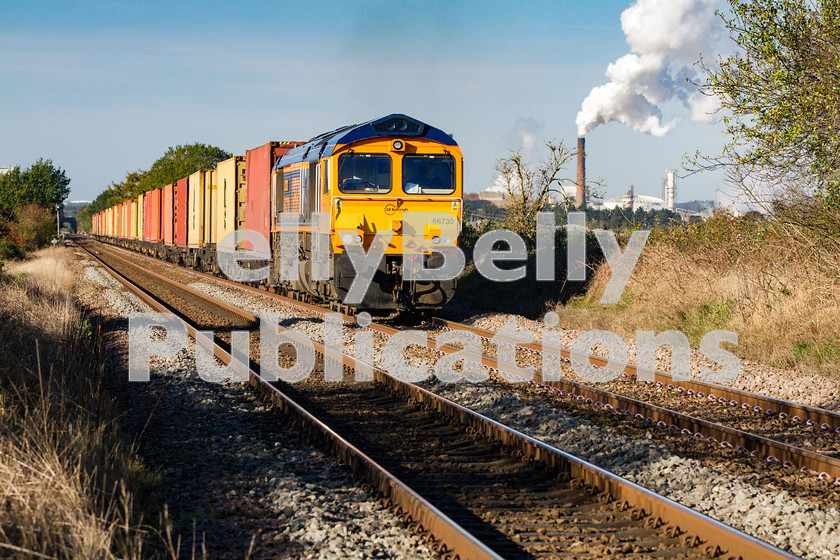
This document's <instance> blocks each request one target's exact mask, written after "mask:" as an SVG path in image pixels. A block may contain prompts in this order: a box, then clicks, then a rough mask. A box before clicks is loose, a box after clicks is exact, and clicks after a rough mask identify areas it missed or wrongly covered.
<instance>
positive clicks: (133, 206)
mask: <svg viewBox="0 0 840 560" xmlns="http://www.w3.org/2000/svg"><path fill="white" fill-rule="evenodd" d="M129 237H130V238H131V239H137V199H136V198H132V199H131V231H130V234H129Z"/></svg>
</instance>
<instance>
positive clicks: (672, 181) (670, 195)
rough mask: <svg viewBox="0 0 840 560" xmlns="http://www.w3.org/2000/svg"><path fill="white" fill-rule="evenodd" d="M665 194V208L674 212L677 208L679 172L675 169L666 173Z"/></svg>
mask: <svg viewBox="0 0 840 560" xmlns="http://www.w3.org/2000/svg"><path fill="white" fill-rule="evenodd" d="M663 194H664V196H663V197H662V198H663V200H664V203H665V208H666V209H668V210H671V211H672V212H673V211H674V210H675V209H676V207H677V205H676V203H677V172H676V170H674V169H668V170H666V171H665V192H664V193H663Z"/></svg>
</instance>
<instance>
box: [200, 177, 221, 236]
mask: <svg viewBox="0 0 840 560" xmlns="http://www.w3.org/2000/svg"><path fill="white" fill-rule="evenodd" d="M202 189H203V190H204V231H203V232H202V235H201V243H202V246H204V245H208V244H211V243H215V242H216V221H217V216H218V211H217V209H218V207H219V201H218V200H217V196H216V193H217V192H218V189H217V188H216V171H215V170H207V171H206V172H205V173H204V184H203V185H202Z"/></svg>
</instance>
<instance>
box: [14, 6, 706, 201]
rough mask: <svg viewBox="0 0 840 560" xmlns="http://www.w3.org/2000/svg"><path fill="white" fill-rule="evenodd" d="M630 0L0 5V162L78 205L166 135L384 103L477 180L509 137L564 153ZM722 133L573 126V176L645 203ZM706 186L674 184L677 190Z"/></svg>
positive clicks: (149, 157)
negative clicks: (562, 146) (441, 137)
mask: <svg viewBox="0 0 840 560" xmlns="http://www.w3.org/2000/svg"><path fill="white" fill-rule="evenodd" d="M630 4H631V2H630V1H623V0H590V1H588V2H580V1H554V2H549V1H545V2H494V1H484V2H461V3H454V2H435V1H424V2H411V1H403V2H383V1H360V2H311V3H310V2H268V1H264V2H260V3H249V4H247V5H237V4H234V3H229V2H171V1H167V2H142V1H94V0H89V1H78V2H39V1H37V0H35V1H32V2H4V5H3V6H2V8H1V9H2V13H3V33H2V35H0V166H2V165H22V166H26V165H28V164H29V163H31V162H33V161H35V160H36V159H37V158H39V157H47V158H51V159H52V160H53V161H54V162H55V163H56V164H57V165H58V166H60V167H61V168H63V169H65V170H66V172H67V175H68V176H69V177H70V178H71V189H72V191H71V196H70V198H71V199H73V200H75V199H91V198H93V197H94V196H96V195H97V194H98V193H99V192H101V191H102V190H103V189H104V188H105V187H106V186H107V185H108V184H109V183H110V182H111V181H119V180H121V179H122V178H123V177H124V176H125V174H126V172H129V171H133V170H135V169H138V168H143V169H147V168H148V167H149V166H150V165H151V164H152V162H154V160H155V159H156V158H157V157H159V156H160V155H162V154H163V152H164V151H166V149H167V147H169V146H174V145H176V144H184V143H191V142H196V141H198V142H204V143H209V144H214V145H218V146H220V147H222V148H224V149H226V150H228V151H230V152H233V153H235V154H244V152H245V150H246V149H250V148H253V147H256V146H258V145H260V144H263V143H265V142H267V141H269V140H306V139H308V138H310V137H312V136H315V135H317V134H320V133H321V132H324V131H327V130H332V129H334V128H336V127H338V126H341V125H344V124H350V123H354V122H362V121H365V120H369V119H372V118H376V117H379V116H384V115H387V114H390V113H394V112H400V113H406V114H409V115H411V116H414V117H417V118H419V119H421V120H424V121H426V122H428V123H430V124H432V125H435V126H437V127H439V128H442V129H443V130H445V131H446V132H449V133H452V134H453V135H454V136H455V139H456V140H457V141H458V143H459V144H460V145H461V148H462V150H463V152H464V155H465V158H466V177H465V186H466V189H467V190H468V191H476V190H481V189H484V188H487V187H489V186H491V185H492V184H493V177H494V173H493V167H494V164H495V161H496V159H497V158H499V157H503V156H505V155H507V154H508V153H509V150H510V149H514V148H517V147H520V145H521V143H522V139H523V137H524V135H531V136H536V137H537V138H545V139H563V140H565V141H566V142H567V144H569V145H570V146H572V147H574V144H575V138H576V137H577V127H576V124H575V118H576V115H577V113H578V111H579V110H580V107H581V102H582V101H583V100H584V98H586V96H587V94H588V93H589V92H590V90H591V89H592V88H593V87H595V86H598V85H601V84H603V83H605V82H606V81H607V79H606V78H605V76H604V72H605V70H606V68H607V65H608V64H609V63H611V62H613V61H615V60H616V59H618V58H619V57H621V56H622V55H624V54H626V53H627V52H628V44H627V42H626V40H625V36H624V33H623V31H622V27H621V22H620V19H619V18H620V15H621V13H622V12H623V11H624V10H625V9H626V8H627V7H628V6H629V5H630ZM705 54H706V53H704V55H705ZM665 107H666V112H667V105H666V106H665ZM675 111H677V112H678V108H676V109H675ZM721 144H722V136H721V128H720V126H719V125H714V124H705V123H695V122H692V121H689V120H688V119H686V120H684V121H683V122H681V123H680V124H679V125H678V126H677V127H676V128H675V129H674V130H673V131H672V132H671V133H670V134H668V135H666V136H664V137H655V136H649V135H645V134H640V133H637V132H634V131H633V130H632V129H631V128H629V127H627V126H624V125H621V124H618V123H610V124H606V125H602V126H599V127H597V128H596V129H595V130H593V131H592V132H590V133H589V134H588V135H587V153H588V160H587V175H588V177H589V178H593V179H598V178H600V179H602V180H603V181H604V183H605V186H606V189H605V191H606V194H607V195H608V196H617V195H619V194H622V193H623V192H624V191H626V190H627V188H628V186H629V185H630V184H633V185H635V186H636V190H637V192H639V193H644V194H652V195H656V196H658V195H659V193H660V185H661V179H662V177H663V176H664V173H665V169H666V168H679V167H680V165H681V161H682V158H683V155H684V154H685V153H686V152H690V153H693V152H694V151H695V150H697V149H702V150H705V151H707V152H714V151H717V150H719V148H720V146H721ZM532 155H533V156H534V157H538V156H539V153H538V152H537V151H534V152H532ZM568 175H569V176H570V177H573V175H574V163H573V162H572V164H571V165H570V168H569V173H568ZM719 182H720V177H719V176H716V175H705V174H704V175H700V176H692V177H687V178H684V179H682V180H680V182H679V187H678V189H679V190H678V200H683V201H684V200H690V199H696V198H713V197H714V190H715V188H716V187H717V186H718V183H719Z"/></svg>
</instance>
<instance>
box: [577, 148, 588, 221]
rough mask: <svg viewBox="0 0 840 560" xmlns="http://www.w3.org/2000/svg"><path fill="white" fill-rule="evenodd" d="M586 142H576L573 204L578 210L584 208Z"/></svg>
mask: <svg viewBox="0 0 840 560" xmlns="http://www.w3.org/2000/svg"><path fill="white" fill-rule="evenodd" d="M585 146H586V140H585V139H584V138H578V141H577V189H576V190H575V204H577V205H578V208H586V191H585V190H584V189H585V187H586V149H585Z"/></svg>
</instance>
